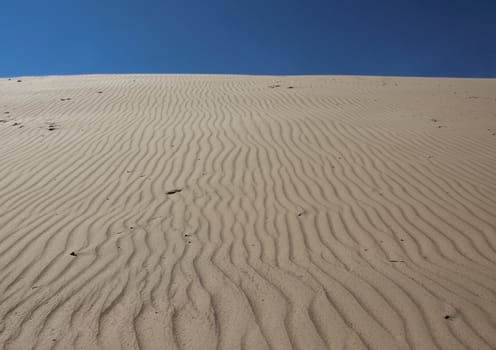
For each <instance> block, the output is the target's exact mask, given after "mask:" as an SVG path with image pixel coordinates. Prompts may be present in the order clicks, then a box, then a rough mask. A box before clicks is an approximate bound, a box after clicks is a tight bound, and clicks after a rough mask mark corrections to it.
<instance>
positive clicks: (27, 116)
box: [0, 75, 496, 350]
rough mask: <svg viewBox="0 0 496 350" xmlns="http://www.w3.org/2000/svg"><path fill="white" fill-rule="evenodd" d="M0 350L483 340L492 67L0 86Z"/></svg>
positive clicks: (491, 291) (492, 290) (444, 344)
mask: <svg viewBox="0 0 496 350" xmlns="http://www.w3.org/2000/svg"><path fill="white" fill-rule="evenodd" d="M0 120H1V121H0V150H1V152H0V164H1V167H0V348H1V349H9V350H10V349H23V350H25V349H281V350H284V349H302V350H303V349H381V350H382V349H450V350H453V349H494V348H496V134H495V131H496V84H495V82H494V80H469V79H465V80H462V79H417V78H380V77H377V78H366V77H248V76H207V75H204V76H186V75H178V76H173V75H129V76H78V77H43V78H21V79H20V81H17V80H16V79H12V80H7V79H2V80H1V81H0Z"/></svg>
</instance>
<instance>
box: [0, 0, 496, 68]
mask: <svg viewBox="0 0 496 350" xmlns="http://www.w3.org/2000/svg"><path fill="white" fill-rule="evenodd" d="M0 44H1V50H0V76H1V77H8V76H21V75H48V74H87V73H239V74H276V75H280V74H281V75H282V74H361V75H415V76H460V77H496V0H472V1H470V0H466V1H459V0H451V1H445V0H439V1H437V0H430V1H429V0H382V1H381V0H377V1H372V0H367V1H366V0H339V1H334V0H327V1H325V0H300V1H293V0H284V1H282V0H281V1H280V0H246V1H241V0H210V1H208V0H203V1H193V0H169V1H168V0H63V1H62V0H44V1H42V0H3V1H2V3H1V6H0Z"/></svg>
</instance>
